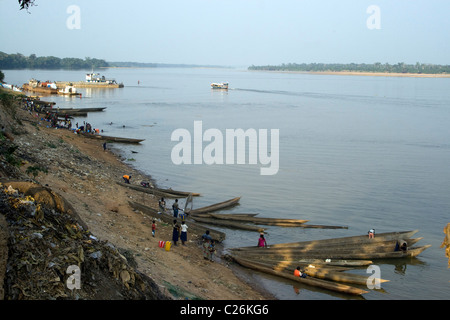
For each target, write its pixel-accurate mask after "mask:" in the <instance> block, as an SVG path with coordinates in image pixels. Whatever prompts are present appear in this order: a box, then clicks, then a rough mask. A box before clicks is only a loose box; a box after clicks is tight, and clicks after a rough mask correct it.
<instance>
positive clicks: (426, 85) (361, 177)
mask: <svg viewBox="0 0 450 320" xmlns="http://www.w3.org/2000/svg"><path fill="white" fill-rule="evenodd" d="M4 73H5V80H6V81H7V82H8V83H13V84H16V85H21V84H23V83H24V82H27V81H28V79H30V78H37V79H40V80H55V81H56V80H68V81H78V80H84V72H79V71H76V72H75V71H43V70H20V71H9V70H6V71H4ZM103 73H104V74H105V75H106V77H110V78H115V79H116V80H118V81H119V82H123V83H124V85H125V87H124V88H122V89H108V90H92V89H79V90H80V92H82V93H83V98H82V99H79V98H69V97H61V96H55V97H49V98H47V100H53V101H56V102H57V104H58V105H59V106H60V107H61V108H65V107H94V106H95V107H107V109H106V110H105V111H104V112H102V113H91V114H89V116H88V117H87V118H78V119H76V120H77V121H78V122H79V123H82V122H83V121H87V122H90V123H91V124H92V125H93V126H94V127H95V128H100V129H103V130H104V132H105V134H108V135H118V136H124V137H135V138H145V139H146V140H145V141H144V142H143V143H142V144H141V145H137V146H135V145H117V146H116V147H118V148H120V149H121V150H122V152H123V153H124V155H125V157H126V158H127V159H134V160H133V161H129V163H130V164H131V165H133V166H134V167H136V168H139V169H140V170H142V171H143V172H145V173H148V174H150V175H152V176H153V178H154V179H155V180H156V181H157V182H158V184H159V185H160V186H163V187H172V188H174V189H183V190H189V191H195V192H200V193H202V194H203V197H200V198H196V199H195V202H194V206H196V207H200V206H204V205H209V204H212V203H215V202H220V201H223V200H226V199H229V198H232V197H235V196H242V198H241V201H240V205H239V206H237V207H235V208H233V209H231V210H229V211H228V212H236V213H237V212H256V213H259V216H262V217H284V218H299V219H308V220H309V221H310V223H311V224H323V225H339V226H348V229H336V230H333V229H301V228H277V227H269V228H268V230H267V231H268V235H267V240H268V242H269V244H270V243H279V242H291V241H303V240H314V239H323V238H332V237H343V236H352V235H360V234H366V233H367V230H369V229H370V228H375V229H376V231H377V232H378V233H381V232H390V231H403V230H415V229H418V230H419V232H418V233H417V234H416V236H417V237H423V238H424V239H423V240H421V241H420V242H419V243H418V245H425V244H431V245H432V247H431V248H429V249H427V250H425V251H424V252H423V253H422V254H421V255H420V256H419V257H418V258H413V259H402V260H388V261H377V262H376V263H377V264H378V265H379V266H380V268H381V277H382V278H383V279H389V280H390V282H387V283H383V284H382V290H376V291H370V293H368V294H366V295H364V298H365V299H367V300H377V299H449V298H450V269H448V259H447V258H446V257H445V252H444V249H442V248H440V245H441V243H442V241H443V239H444V233H443V228H444V226H445V225H446V224H447V223H449V222H450V196H449V194H450V165H449V164H450V139H449V138H450V126H449V124H450V90H449V89H450V79H439V78H437V79H425V78H423V79H422V78H390V77H357V76H327V75H309V74H285V73H266V72H248V71H245V70H234V69H176V68H173V69H172V68H155V69H107V70H104V72H103ZM219 81H229V83H230V90H228V92H224V91H212V90H211V89H210V87H209V85H210V83H211V82H219ZM198 120H201V121H202V124H203V130H206V129H209V128H217V129H219V130H220V131H221V132H222V133H223V134H224V135H225V130H226V129H237V128H242V129H244V130H247V129H249V128H253V129H256V130H258V129H268V130H270V129H279V130H280V149H279V158H280V168H279V171H278V173H277V174H276V175H272V176H262V175H260V167H261V165H260V164H256V165H249V164H246V165H205V164H203V165H178V166H177V165H174V164H173V163H172V160H171V151H172V148H173V147H174V146H175V145H176V144H177V142H173V141H171V134H172V132H173V131H174V130H175V129H178V128H185V129H187V130H188V131H190V132H191V133H192V134H193V125H194V121H198ZM111 122H112V124H111ZM205 145H206V143H205ZM132 151H134V152H132ZM135 152H137V153H135ZM119 178H120V177H118V179H119ZM168 204H169V205H170V204H171V202H170V201H169V203H168ZM221 230H223V231H226V233H227V240H226V241H225V242H224V244H225V246H226V247H236V246H241V245H243V246H247V245H256V242H257V238H258V234H257V233H256V234H255V233H251V232H244V231H235V230H229V229H221ZM357 272H358V273H360V274H366V273H365V270H358V271H357ZM367 275H368V274H367ZM254 277H255V280H257V281H260V282H261V283H262V284H263V286H265V287H266V288H267V289H269V290H270V291H271V292H272V293H273V294H274V295H275V296H277V297H278V298H279V299H286V300H288V299H301V300H308V299H348V297H346V296H342V295H338V294H333V293H330V292H327V291H322V290H317V289H314V288H309V287H302V286H299V285H296V286H293V284H292V283H290V282H288V281H283V280H280V279H275V278H272V277H267V276H264V275H260V274H257V275H255V276H254Z"/></svg>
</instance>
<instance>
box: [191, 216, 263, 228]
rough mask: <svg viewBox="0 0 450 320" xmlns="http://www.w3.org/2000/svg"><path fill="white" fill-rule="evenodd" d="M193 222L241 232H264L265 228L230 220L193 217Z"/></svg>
mask: <svg viewBox="0 0 450 320" xmlns="http://www.w3.org/2000/svg"><path fill="white" fill-rule="evenodd" d="M192 219H193V220H195V221H197V222H200V223H203V224H208V225H209V224H212V225H217V226H222V227H226V228H232V229H240V230H247V231H255V232H264V228H261V227H258V226H254V225H248V224H245V223H239V222H236V221H228V220H221V219H211V218H203V217H198V216H193V217H192Z"/></svg>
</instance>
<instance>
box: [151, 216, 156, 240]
mask: <svg viewBox="0 0 450 320" xmlns="http://www.w3.org/2000/svg"><path fill="white" fill-rule="evenodd" d="M155 232H156V221H155V219H153V223H152V236H153V237H154V236H155Z"/></svg>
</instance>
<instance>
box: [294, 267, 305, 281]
mask: <svg viewBox="0 0 450 320" xmlns="http://www.w3.org/2000/svg"><path fill="white" fill-rule="evenodd" d="M294 276H296V277H300V278H306V273H304V272H303V271H302V270H301V269H300V267H297V269H295V270H294Z"/></svg>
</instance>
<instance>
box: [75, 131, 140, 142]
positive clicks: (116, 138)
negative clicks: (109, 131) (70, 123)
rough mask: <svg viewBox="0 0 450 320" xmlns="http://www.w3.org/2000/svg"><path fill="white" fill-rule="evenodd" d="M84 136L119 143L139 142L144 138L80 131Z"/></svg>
mask: <svg viewBox="0 0 450 320" xmlns="http://www.w3.org/2000/svg"><path fill="white" fill-rule="evenodd" d="M81 135H83V136H84V137H87V138H90V139H97V140H105V141H109V142H120V143H141V142H142V141H144V140H145V139H134V138H122V137H112V136H104V135H99V134H91V133H81Z"/></svg>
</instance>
